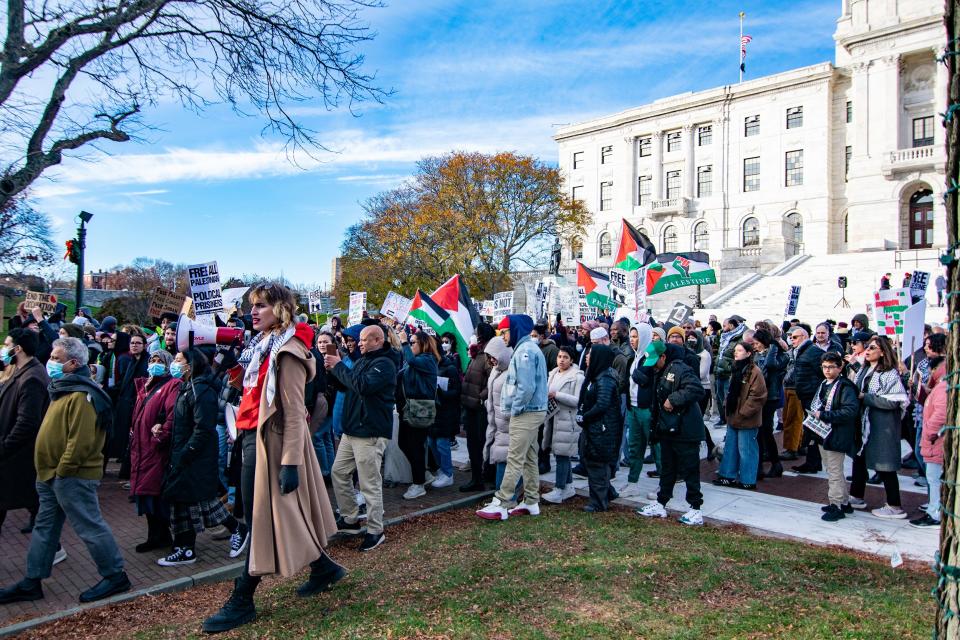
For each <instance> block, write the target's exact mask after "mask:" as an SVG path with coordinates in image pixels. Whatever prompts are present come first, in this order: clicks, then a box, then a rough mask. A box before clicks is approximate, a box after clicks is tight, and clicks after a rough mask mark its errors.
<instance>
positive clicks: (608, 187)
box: [600, 182, 613, 211]
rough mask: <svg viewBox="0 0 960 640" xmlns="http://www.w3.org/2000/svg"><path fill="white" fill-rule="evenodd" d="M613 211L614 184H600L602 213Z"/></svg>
mask: <svg viewBox="0 0 960 640" xmlns="http://www.w3.org/2000/svg"><path fill="white" fill-rule="evenodd" d="M610 209H613V183H612V182H601V183H600V211H609V210H610Z"/></svg>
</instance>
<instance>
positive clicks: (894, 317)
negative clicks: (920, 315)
mask: <svg viewBox="0 0 960 640" xmlns="http://www.w3.org/2000/svg"><path fill="white" fill-rule="evenodd" d="M909 306H910V290H909V289H881V290H880V291H876V292H874V294H873V315H874V320H875V321H876V324H877V333H879V334H880V335H882V336H894V335H901V334H903V314H904V312H905V311H906V310H907V307H909Z"/></svg>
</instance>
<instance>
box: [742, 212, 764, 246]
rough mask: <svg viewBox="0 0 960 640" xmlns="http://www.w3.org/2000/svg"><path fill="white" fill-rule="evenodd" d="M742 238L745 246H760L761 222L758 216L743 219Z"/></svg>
mask: <svg viewBox="0 0 960 640" xmlns="http://www.w3.org/2000/svg"><path fill="white" fill-rule="evenodd" d="M742 238H743V246H744V247H758V246H760V223H759V222H757V219H756V218H752V217H751V218H747V219H746V220H744V221H743V234H742Z"/></svg>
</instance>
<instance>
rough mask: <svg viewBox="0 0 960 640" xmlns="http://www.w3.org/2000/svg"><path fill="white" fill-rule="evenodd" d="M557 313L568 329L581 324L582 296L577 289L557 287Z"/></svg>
mask: <svg viewBox="0 0 960 640" xmlns="http://www.w3.org/2000/svg"><path fill="white" fill-rule="evenodd" d="M556 312H557V313H559V314H560V317H561V318H563V323H564V324H565V325H567V326H568V327H573V326H576V325H578V324H580V322H581V320H580V294H579V292H578V291H577V288H576V287H572V286H566V287H557V306H556Z"/></svg>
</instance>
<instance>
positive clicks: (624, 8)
mask: <svg viewBox="0 0 960 640" xmlns="http://www.w3.org/2000/svg"><path fill="white" fill-rule="evenodd" d="M741 10H742V11H745V12H746V14H747V17H746V22H745V29H744V31H745V33H749V34H750V35H751V36H753V42H752V43H751V44H750V45H749V48H748V58H747V71H748V75H747V77H748V78H751V77H754V78H755V77H759V76H762V75H768V74H771V73H777V72H780V71H785V70H788V69H792V68H795V67H800V66H805V65H809V64H814V63H817V62H822V61H828V60H832V59H833V39H832V35H833V31H834V28H835V22H836V19H837V16H838V15H839V11H840V1H839V0H820V1H816V2H811V1H807V2H803V1H799V2H796V1H791V2H780V1H772V0H763V1H760V0H751V1H749V2H739V3H734V2H726V1H722V0H721V1H710V2H708V1H706V0H672V1H660V0H643V1H637V0H634V1H633V2H627V1H613V0H611V1H602V0H581V1H563V0H553V1H550V2H547V1H524V0H511V1H500V0H487V1H484V2H475V1H469V0H464V1H454V0H443V1H441V0H393V2H392V3H391V4H390V5H389V6H387V7H385V8H381V9H372V10H369V11H366V12H365V13H364V17H365V19H366V20H367V21H368V22H369V24H370V25H371V26H372V28H373V29H374V30H375V31H377V33H378V35H377V37H376V39H375V40H373V41H372V42H369V43H365V45H364V46H363V48H362V49H361V52H362V53H364V54H365V55H366V58H367V61H366V70H367V71H368V72H376V74H377V77H378V79H379V83H380V86H382V87H384V88H391V89H393V90H394V91H395V93H394V95H393V96H391V97H389V98H388V99H387V100H386V102H385V103H384V104H383V105H361V106H360V108H359V113H360V114H361V115H360V117H353V116H351V115H350V114H349V113H346V112H335V113H328V112H326V111H324V110H323V108H322V105H320V104H319V102H318V103H316V104H311V103H307V104H303V105H299V106H298V107H296V109H297V112H298V113H300V114H301V115H302V117H303V119H304V121H305V122H306V123H307V124H308V125H309V126H311V127H312V128H314V129H316V130H318V131H319V132H320V138H321V140H322V141H324V142H325V143H326V144H327V146H329V147H330V148H331V149H335V150H336V151H338V153H321V154H319V155H318V160H319V162H316V161H313V160H311V159H310V158H307V157H300V158H298V160H299V164H300V165H301V166H300V167H298V166H296V165H295V164H293V163H291V162H290V161H289V160H288V158H287V157H286V156H285V154H284V153H283V150H282V144H281V141H279V140H276V139H270V138H264V137H262V136H261V128H262V121H260V120H258V119H257V118H254V117H247V118H245V117H240V116H236V115H235V114H233V113H232V112H231V111H229V110H228V109H225V108H213V109H210V110H209V111H207V112H206V113H204V114H203V115H201V116H198V115H196V114H193V113H191V112H187V111H185V110H183V109H182V108H181V107H180V106H179V105H178V104H175V103H163V104H160V105H158V106H157V107H155V108H152V109H151V110H150V111H148V112H147V113H146V114H145V119H146V120H147V122H149V123H150V124H153V125H155V126H156V127H158V129H157V130H155V131H152V132H150V133H149V134H148V139H147V140H144V141H139V142H130V143H125V144H112V145H110V146H107V147H104V149H105V150H106V151H109V152H110V155H109V156H100V155H98V154H96V153H86V154H84V157H83V158H82V159H76V158H71V159H68V160H66V161H65V162H64V164H63V165H62V166H61V167H59V168H58V169H56V170H55V171H54V172H51V173H50V174H49V175H50V177H51V178H54V179H52V180H49V179H47V180H43V179H42V180H41V181H40V182H38V183H37V184H36V186H35V188H34V190H33V195H34V198H35V204H36V206H37V208H38V209H40V210H43V211H45V212H47V213H48V214H50V216H51V218H52V219H53V221H54V225H55V227H56V234H57V241H58V243H59V244H61V246H62V241H63V240H65V239H67V238H68V237H71V236H72V235H73V232H74V227H75V225H74V224H73V220H74V217H75V216H76V214H77V212H78V211H79V210H81V209H85V210H87V211H90V212H92V213H94V215H95V217H94V220H93V222H92V223H91V224H90V227H89V235H88V249H87V265H88V267H89V268H92V269H98V268H103V269H106V268H109V267H110V266H112V265H115V264H118V263H125V262H129V261H130V260H132V259H133V258H135V257H137V256H148V257H154V258H163V259H166V260H170V261H173V262H187V263H190V262H204V261H208V260H218V261H219V262H220V265H221V273H223V274H226V275H230V274H241V273H260V274H265V275H276V274H279V273H280V272H281V271H282V272H283V275H284V276H285V277H286V278H287V279H288V280H290V281H292V282H294V283H304V284H321V285H322V284H323V283H324V282H328V281H329V280H330V263H331V260H332V258H333V257H334V256H336V255H337V254H338V251H339V246H340V243H341V241H342V239H343V232H344V230H345V229H346V228H347V227H348V226H349V225H350V224H352V223H354V222H356V221H357V220H358V219H359V217H360V216H361V214H362V209H361V203H362V202H363V201H364V200H366V199H367V198H368V197H370V196H372V195H374V194H375V193H377V192H378V191H382V190H384V189H389V188H391V187H394V186H396V185H398V184H399V183H400V182H401V181H402V180H404V179H405V178H406V177H408V176H410V175H411V173H412V172H413V170H414V168H415V167H414V165H415V162H416V160H417V159H418V158H421V157H424V156H428V155H436V154H441V153H444V152H447V151H451V150H455V149H456V150H468V151H473V150H478V151H483V152H494V151H501V150H512V151H518V152H521V153H528V154H533V155H536V156H538V157H540V158H542V159H543V160H544V161H546V162H550V163H555V162H556V156H557V152H556V145H555V144H554V142H553V141H552V139H551V136H552V134H553V131H554V129H555V125H557V124H567V123H572V122H578V121H582V120H586V119H589V118H591V117H594V116H598V115H603V114H608V113H612V112H616V111H620V110H623V109H627V108H630V107H634V106H637V105H640V104H644V103H646V102H650V101H652V100H654V99H657V98H662V97H665V96H669V95H675V94H677V93H683V92H685V91H697V90H701V89H706V88H710V87H715V86H720V85H723V84H729V83H732V82H736V80H737V56H738V52H737V45H738V36H739V26H738V20H737V14H738V12H739V11H741Z"/></svg>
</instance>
